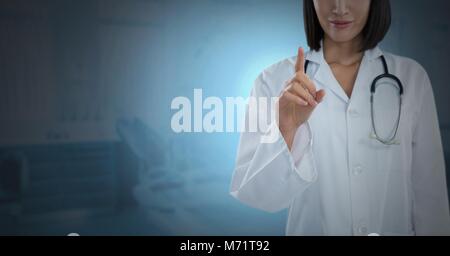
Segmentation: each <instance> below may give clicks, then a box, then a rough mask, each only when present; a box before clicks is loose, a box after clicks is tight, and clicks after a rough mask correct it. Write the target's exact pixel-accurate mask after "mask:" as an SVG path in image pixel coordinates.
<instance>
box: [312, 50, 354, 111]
mask: <svg viewBox="0 0 450 256" xmlns="http://www.w3.org/2000/svg"><path fill="white" fill-rule="evenodd" d="M322 49H323V47H321V48H320V50H319V51H310V52H309V53H308V54H307V55H306V59H307V60H309V61H311V62H314V63H315V64H317V65H318V68H317V71H315V72H314V74H313V75H312V76H311V77H310V78H311V79H314V80H315V81H317V82H319V83H320V84H322V85H323V86H324V87H326V88H329V89H330V90H331V91H332V92H333V93H334V94H336V96H338V97H339V98H340V99H341V100H343V101H344V102H348V100H349V99H348V97H347V94H345V92H344V90H343V89H342V87H341V86H340V85H339V83H338V81H337V80H336V78H335V77H334V75H333V72H332V71H331V69H330V67H329V66H328V64H327V63H326V61H325V58H324V56H323V50H322Z"/></svg>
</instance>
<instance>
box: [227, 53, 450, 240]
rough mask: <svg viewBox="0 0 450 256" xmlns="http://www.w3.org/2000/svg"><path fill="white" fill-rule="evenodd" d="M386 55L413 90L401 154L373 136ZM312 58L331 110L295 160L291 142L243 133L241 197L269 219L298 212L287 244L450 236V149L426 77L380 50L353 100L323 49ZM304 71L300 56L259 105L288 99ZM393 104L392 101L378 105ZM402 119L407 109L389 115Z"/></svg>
mask: <svg viewBox="0 0 450 256" xmlns="http://www.w3.org/2000/svg"><path fill="white" fill-rule="evenodd" d="M382 54H383V55H384V56H385V58H386V60H387V64H388V67H389V72H390V73H391V74H394V75H396V76H397V77H398V78H399V79H400V80H401V81H402V83H403V86H404V90H405V91H404V96H403V104H402V111H401V119H400V125H399V128H398V133H397V139H398V142H400V144H399V145H391V146H387V145H384V144H381V143H380V142H378V141H377V140H374V139H373V138H370V136H369V135H370V134H371V132H372V130H373V129H372V125H371V118H370V84H371V83H372V81H373V80H374V78H375V77H376V76H378V75H380V74H382V73H383V72H384V70H383V66H382V62H381V59H380V58H379V57H380V56H381V55H382ZM305 58H306V59H307V60H309V61H310V64H309V68H308V72H307V74H308V76H309V77H310V78H311V79H312V80H313V81H314V83H315V85H316V87H317V89H318V90H319V89H325V91H326V96H325V98H324V101H323V102H322V103H320V104H319V105H318V106H317V108H316V109H315V110H314V112H313V113H312V115H311V117H310V119H309V120H308V121H307V122H306V123H304V124H303V125H301V126H300V127H299V129H298V130H297V133H296V135H295V138H294V144H293V148H292V152H290V151H289V150H288V148H287V145H286V143H285V141H284V139H283V137H282V136H281V135H280V136H279V137H278V139H277V140H276V142H275V143H269V144H267V143H261V140H260V138H261V135H262V134H263V133H258V132H256V133H255V132H243V133H242V134H241V139H240V143H239V148H238V154H237V159H236V167H235V170H234V173H233V178H232V182H231V188H230V192H231V195H232V196H234V197H236V198H237V199H239V200H240V201H242V202H243V203H245V204H247V205H250V206H252V207H255V208H259V209H262V210H265V211H269V212H276V211H279V210H282V209H285V208H288V209H289V216H288V221H287V227H286V234H287V235H367V234H370V233H377V234H380V235H443V234H446V235H448V234H450V214H449V206H448V199H447V186H446V179H445V164H444V156H443V149H442V143H441V137H440V131H439V125H438V117H437V112H436V107H435V101H434V96H433V91H432V87H431V84H430V80H429V78H428V75H427V73H426V71H425V70H424V69H423V68H422V67H421V66H420V65H419V64H418V63H416V62H415V61H413V60H411V59H408V58H404V57H400V56H396V55H393V54H389V53H383V52H382V51H381V50H380V48H378V47H375V48H373V49H371V50H367V51H365V53H364V57H363V60H362V62H361V66H360V69H359V72H358V76H357V79H356V82H355V86H354V89H353V92H352V95H351V98H350V99H349V98H348V97H347V95H346V93H345V92H344V90H343V89H342V87H341V86H340V85H339V84H338V82H337V80H336V79H335V77H334V76H333V73H332V71H331V69H330V67H329V66H328V64H327V63H326V61H325V59H324V56H323V51H322V50H320V51H310V52H307V53H306V56H305ZM295 62H296V57H291V58H288V59H285V60H283V61H281V62H279V63H276V64H274V65H272V66H270V67H269V68H267V69H266V70H264V71H263V72H262V73H261V74H260V75H259V76H258V78H257V79H256V81H255V84H254V88H253V90H252V92H251V96H256V97H273V96H279V95H280V94H281V92H282V90H283V89H284V87H285V85H286V82H287V81H288V80H290V79H291V78H292V77H293V75H294V65H295ZM377 100H380V99H377ZM383 100H385V101H386V102H382V101H383ZM390 101H392V97H385V99H381V100H380V101H378V103H377V104H379V103H382V104H381V105H384V106H390V105H389V104H391V102H390ZM391 105H392V104H391ZM387 109H389V107H388V108H387ZM396 111H398V105H396V106H395V107H392V110H391V111H390V112H388V111H387V112H386V113H385V114H386V116H388V115H390V114H391V113H396ZM246 122H249V120H248V109H247V118H246ZM380 122H382V120H381V121H380ZM271 125H272V128H273V126H274V125H275V127H276V122H274V123H272V124H271ZM276 131H277V132H279V130H278V129H276ZM261 225H263V223H262V224H261Z"/></svg>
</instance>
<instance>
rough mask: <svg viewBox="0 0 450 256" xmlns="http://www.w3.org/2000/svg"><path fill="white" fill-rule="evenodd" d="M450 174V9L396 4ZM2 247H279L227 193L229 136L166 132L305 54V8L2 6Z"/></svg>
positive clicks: (242, 3)
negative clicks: (197, 105)
mask: <svg viewBox="0 0 450 256" xmlns="http://www.w3.org/2000/svg"><path fill="white" fill-rule="evenodd" d="M392 7H393V24H392V27H391V30H390V32H389V34H388V36H387V37H386V39H385V41H384V42H383V43H382V45H381V47H382V49H384V50H386V51H390V52H393V53H395V54H399V55H405V56H408V57H410V58H413V59H415V60H417V61H418V62H419V63H421V64H422V65H423V66H424V67H425V68H426V70H427V71H428V73H429V76H430V78H431V81H432V84H433V89H434V93H435V97H436V102H437V107H438V111H439V118H440V124H441V131H442V137H443V143H444V147H445V154H446V161H447V166H448V164H450V162H449V161H450V116H449V109H450V101H449V100H448V97H449V96H450V89H449V85H448V82H447V81H449V80H450V72H448V71H449V67H450V54H449V53H450V52H449V47H448V41H449V39H450V31H449V26H450V20H449V19H448V18H447V15H448V10H450V2H448V1H446V0H431V1H423V0H414V1H412V0H395V1H392ZM0 35H1V36H0V235H66V234H68V233H73V232H75V233H79V234H80V235H283V234H284V226H285V221H286V212H280V213H277V214H268V213H264V212H261V211H258V210H254V209H251V208H248V207H246V206H244V205H242V204H240V203H239V202H238V201H236V200H234V199H233V198H232V197H231V196H230V195H229V192H228V188H229V183H230V180H231V175H232V171H233V167H234V160H235V155H236V147H237V143H238V139H239V134H238V133H213V134H207V133H184V134H183V133H181V134H176V133H174V132H173V131H172V130H171V128H170V119H171V117H172V115H173V114H174V112H175V111H173V110H171V108H170V104H171V101H172V99H173V98H175V97H178V96H185V97H188V98H191V99H192V98H193V90H194V88H202V89H203V97H208V96H217V97H220V98H223V99H224V98H225V97H237V96H242V97H247V96H248V95H249V92H250V89H251V87H252V83H253V81H254V79H255V78H256V76H257V75H258V73H259V72H261V71H262V70H263V69H264V68H265V67H267V66H269V65H270V64H273V63H275V62H277V61H279V60H281V59H283V58H286V57H290V56H293V55H295V53H296V49H297V47H298V46H300V45H302V46H306V39H305V35H304V29H303V18H302V1H300V0H283V1H279V0H190V1H184V0H1V1H0Z"/></svg>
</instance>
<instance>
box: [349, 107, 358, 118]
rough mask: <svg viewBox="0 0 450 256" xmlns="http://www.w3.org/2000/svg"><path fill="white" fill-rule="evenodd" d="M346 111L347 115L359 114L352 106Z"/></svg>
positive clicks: (354, 115) (355, 115)
mask: <svg viewBox="0 0 450 256" xmlns="http://www.w3.org/2000/svg"><path fill="white" fill-rule="evenodd" d="M348 113H349V115H350V116H352V117H358V116H359V113H358V111H356V110H355V109H353V108H350V109H349V110H348Z"/></svg>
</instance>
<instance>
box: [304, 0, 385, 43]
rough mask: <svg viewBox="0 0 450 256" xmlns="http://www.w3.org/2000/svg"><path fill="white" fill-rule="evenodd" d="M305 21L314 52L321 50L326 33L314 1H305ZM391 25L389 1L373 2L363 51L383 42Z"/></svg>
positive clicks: (366, 26) (365, 32)
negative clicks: (321, 42)
mask: <svg viewBox="0 0 450 256" xmlns="http://www.w3.org/2000/svg"><path fill="white" fill-rule="evenodd" d="M303 20H304V24H305V33H306V39H307V41H308V46H309V48H311V49H312V50H315V51H318V50H320V41H321V40H322V39H323V37H324V31H323V29H322V27H321V26H320V23H319V19H318V18H317V13H316V10H315V8H314V3H313V0H303ZM390 25H391V5H390V2H389V0H371V3H370V11H369V17H368V18H367V23H366V25H365V27H364V28H363V30H362V31H361V33H362V35H363V41H362V45H361V49H360V50H361V51H365V50H368V49H372V48H374V47H375V46H377V45H378V43H379V42H380V41H381V40H383V38H384V36H385V35H386V33H387V32H388V30H389V27H390Z"/></svg>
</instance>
